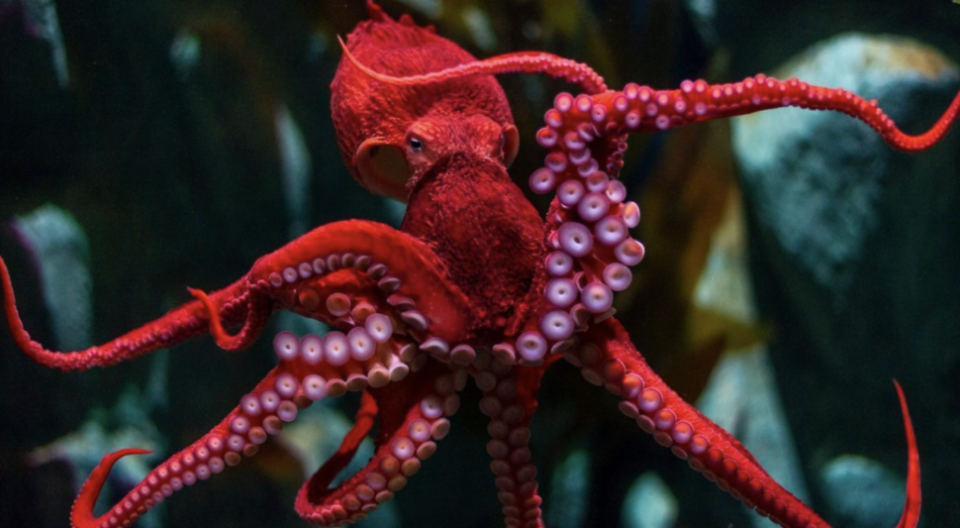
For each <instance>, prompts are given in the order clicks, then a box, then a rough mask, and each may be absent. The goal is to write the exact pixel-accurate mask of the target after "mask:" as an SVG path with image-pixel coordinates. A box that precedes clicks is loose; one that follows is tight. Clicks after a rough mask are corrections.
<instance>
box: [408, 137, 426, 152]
mask: <svg viewBox="0 0 960 528" xmlns="http://www.w3.org/2000/svg"><path fill="white" fill-rule="evenodd" d="M407 144H409V145H410V149H411V150H413V151H414V152H422V151H423V140H421V139H420V138H418V137H411V138H410V139H408V140H407Z"/></svg>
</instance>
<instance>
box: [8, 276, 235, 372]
mask: <svg viewBox="0 0 960 528" xmlns="http://www.w3.org/2000/svg"><path fill="white" fill-rule="evenodd" d="M0 282H2V286H3V305H4V311H5V312H6V316H7V325H8V326H9V328H10V333H11V334H12V335H13V338H14V340H15V341H16V343H17V346H18V347H20V349H21V350H23V352H24V353H25V354H27V355H28V356H29V357H30V358H31V359H33V360H34V361H36V362H37V363H40V364H42V365H45V366H48V367H51V368H57V369H60V370H64V371H67V370H86V369H89V368H91V367H109V366H112V365H116V364H117V363H120V362H123V361H127V360H130V359H133V358H136V357H139V356H142V355H144V354H148V353H150V352H153V351H156V350H159V349H162V348H166V347H169V346H171V345H175V344H177V343H180V342H182V341H184V340H186V339H188V338H190V337H193V336H197V335H201V334H203V333H204V332H206V331H207V326H208V322H209V318H208V315H207V313H208V312H207V309H206V308H205V307H204V306H203V305H202V304H201V303H200V302H199V301H192V302H189V303H186V304H184V305H182V306H180V307H177V308H175V309H173V310H171V311H170V312H168V313H167V314H166V315H164V316H162V317H160V318H158V319H156V320H154V321H151V322H150V323H147V324H145V325H143V326H141V327H139V328H137V329H134V330H131V331H130V332H127V333H126V334H123V335H122V336H120V337H117V338H116V339H113V340H111V341H108V342H106V343H104V344H101V345H97V346H93V347H90V348H88V349H85V350H79V351H75V352H58V351H54V350H49V349H47V348H44V346H43V345H42V344H40V343H38V342H37V341H34V340H33V339H32V338H31V337H30V334H29V333H28V332H27V330H26V329H25V328H24V325H23V321H21V320H20V316H19V313H18V311H17V304H16V298H15V297H14V293H13V284H12V281H11V279H10V273H9V271H8V270H7V266H6V263H5V262H4V261H3V259H2V258H0ZM247 297H248V292H247V287H246V283H245V281H237V282H235V283H234V284H232V285H230V286H228V287H227V288H224V289H222V290H220V291H217V292H214V293H212V294H210V298H211V300H212V302H214V303H215V304H216V305H218V306H219V308H218V309H217V315H218V316H219V317H220V318H222V319H223V320H224V321H225V322H226V323H228V324H235V323H237V322H239V321H241V320H242V318H243V313H241V311H240V310H238V308H240V307H241V306H242V305H244V304H245V303H246V302H247Z"/></svg>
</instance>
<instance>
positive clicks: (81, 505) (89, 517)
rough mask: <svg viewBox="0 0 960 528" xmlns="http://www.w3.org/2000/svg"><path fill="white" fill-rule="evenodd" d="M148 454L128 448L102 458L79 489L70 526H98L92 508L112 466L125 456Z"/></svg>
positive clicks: (90, 527)
mask: <svg viewBox="0 0 960 528" xmlns="http://www.w3.org/2000/svg"><path fill="white" fill-rule="evenodd" d="M150 453H152V451H150V450H149V449H139V448H136V447H129V448H126V449H121V450H119V451H114V452H113V453H110V454H109V455H107V456H105V457H103V458H102V459H101V460H100V463H99V464H97V467H96V468H94V470H93V472H92V473H90V477H88V478H87V481H86V482H85V483H84V484H83V487H82V488H81V489H80V494H79V495H78V496H77V500H76V501H75V502H74V503H73V509H72V511H71V512H70V524H71V525H72V526H73V527H74V528H93V527H95V526H100V524H101V523H100V520H101V519H99V518H96V517H94V516H93V507H94V505H95V504H96V503H97V498H99V496H100V490H101V489H102V488H103V485H104V483H105V482H106V481H107V476H108V475H109V474H110V470H111V469H112V468H113V465H114V464H116V463H117V461H118V460H120V459H121V458H123V457H125V456H127V455H149V454H150Z"/></svg>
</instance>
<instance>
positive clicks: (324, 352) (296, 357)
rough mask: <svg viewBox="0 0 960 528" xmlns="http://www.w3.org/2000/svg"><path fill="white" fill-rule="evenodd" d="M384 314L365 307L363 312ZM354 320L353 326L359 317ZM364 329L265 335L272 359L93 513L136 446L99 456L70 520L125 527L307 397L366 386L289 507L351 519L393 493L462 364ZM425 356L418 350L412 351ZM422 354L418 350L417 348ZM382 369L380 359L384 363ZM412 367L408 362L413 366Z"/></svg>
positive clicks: (329, 520)
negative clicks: (334, 445) (352, 335)
mask: <svg viewBox="0 0 960 528" xmlns="http://www.w3.org/2000/svg"><path fill="white" fill-rule="evenodd" d="M370 319H373V320H374V321H375V324H374V325H373V326H376V325H380V324H383V321H377V320H376V319H375V318H374V317H373V316H371V317H370V318H369V319H368V322H369V320H370ZM358 328H362V327H358ZM381 329H384V334H383V335H379V334H377V331H378V330H377V329H372V332H373V333H372V334H365V335H369V336H370V339H372V340H373V341H374V342H375V343H370V339H368V340H367V342H368V344H373V348H372V349H369V348H366V347H365V346H363V345H362V344H361V345H359V346H358V344H357V343H355V342H354V341H353V340H351V339H345V338H344V337H343V334H340V333H339V332H330V333H328V334H327V335H325V336H323V337H321V336H315V335H307V336H304V337H303V338H297V337H296V336H294V335H293V334H291V333H289V332H281V333H280V334H278V335H277V337H276V338H275V339H274V343H273V345H274V350H275V352H276V353H277V356H278V358H279V364H278V365H277V366H276V367H275V368H274V369H273V370H271V371H270V372H269V373H268V374H267V376H266V377H265V378H264V379H263V380H261V381H260V383H258V384H257V385H256V387H254V388H253V390H252V391H250V393H248V394H246V395H245V396H243V397H242V398H241V399H240V402H239V405H237V406H236V407H235V408H234V409H233V410H232V411H231V412H230V413H229V414H228V415H227V416H226V417H225V418H224V419H223V420H222V421H221V422H220V423H219V424H218V425H217V426H216V427H214V428H213V429H212V430H210V432H208V433H207V434H206V435H204V436H203V437H201V438H200V439H199V440H197V441H196V442H194V443H193V444H191V445H190V446H188V447H186V448H184V449H183V450H181V451H180V452H178V453H176V454H174V455H172V456H171V457H169V458H168V459H167V460H166V461H164V462H163V463H161V464H160V465H159V466H157V467H156V468H155V469H153V470H152V471H151V472H150V473H149V474H148V475H147V476H146V478H144V479H143V480H142V481H141V482H140V483H139V484H137V485H136V486H135V487H134V488H133V489H132V490H130V491H129V492H128V493H127V494H126V496H125V497H124V498H123V499H121V500H120V501H119V502H118V503H117V504H116V505H115V506H113V507H112V508H110V509H109V510H108V511H106V512H105V513H103V514H102V515H100V516H95V515H94V512H93V507H94V505H95V504H96V501H97V497H98V496H99V494H100V490H101V488H102V487H103V484H104V482H105V481H106V480H107V475H108V474H109V472H110V469H111V467H112V466H113V464H114V463H116V461H117V460H119V459H120V458H122V457H124V456H127V455H130V454H143V453H146V451H144V450H141V449H124V450H121V451H117V452H115V453H112V454H110V455H108V456H106V457H104V459H103V460H102V461H101V462H100V464H99V465H98V467H97V468H96V469H95V470H94V471H93V473H92V474H91V476H90V477H89V479H88V480H87V482H86V483H85V484H84V485H83V487H82V489H81V491H80V494H79V496H78V497H77V500H76V502H75V503H74V507H73V511H72V514H71V522H72V524H73V526H74V528H95V527H100V528H106V527H125V526H129V525H131V524H133V523H134V522H135V521H136V520H137V519H138V518H139V517H140V516H141V515H143V514H144V513H146V512H147V511H148V510H150V509H151V508H153V507H154V506H155V505H157V504H159V503H160V502H162V501H163V500H165V499H166V498H167V497H169V496H171V495H173V494H174V493H175V492H177V491H179V490H181V489H183V488H184V487H187V486H191V485H193V484H195V483H197V482H199V481H202V480H207V479H208V478H210V477H212V476H213V475H215V474H218V473H221V472H222V471H223V470H224V469H226V468H227V467H230V466H235V465H237V464H239V463H240V462H241V461H242V459H243V458H244V457H250V456H253V455H255V454H256V453H257V451H258V449H259V446H260V445H261V444H263V443H264V442H266V441H267V439H268V438H269V436H271V435H276V434H279V433H280V432H282V430H283V428H284V424H285V423H287V422H291V421H293V420H294V419H296V417H297V415H298V413H299V411H300V410H301V409H304V408H306V407H307V406H309V405H310V404H312V403H313V402H316V401H319V400H322V399H325V398H327V397H336V396H340V395H343V394H345V393H346V392H348V391H352V392H359V391H365V395H364V397H363V400H362V405H361V409H360V412H359V414H358V416H357V423H356V425H355V426H354V428H353V429H352V430H351V431H350V432H349V433H348V434H347V436H346V437H345V439H344V441H343V444H342V446H341V448H340V449H339V450H338V451H337V452H336V453H335V454H334V455H333V456H332V457H331V458H330V460H329V461H328V462H327V463H325V464H324V465H323V466H322V467H321V468H320V470H319V471H318V472H317V473H316V474H315V475H314V476H313V477H312V478H311V479H309V480H308V481H307V483H306V484H305V485H304V487H303V489H302V490H301V492H300V495H299V496H298V499H297V510H298V512H300V514H301V515H302V516H303V517H304V518H305V519H307V520H309V521H311V522H313V523H317V524H324V525H336V524H343V523H345V522H352V521H354V520H357V519H359V518H361V517H363V516H365V515H366V514H367V513H369V512H370V511H372V510H373V509H376V507H377V506H378V505H379V504H381V503H383V502H384V501H386V500H389V499H391V498H392V497H393V494H394V493H395V492H397V491H399V490H400V489H401V488H402V487H403V486H404V485H405V484H406V479H407V478H408V477H410V476H412V475H413V474H414V473H416V472H417V471H418V470H419V469H420V464H421V462H422V461H423V460H425V459H427V458H429V457H430V456H431V455H432V454H433V453H434V452H435V450H436V443H435V441H437V440H439V439H441V438H443V437H444V436H445V435H446V433H447V431H448V430H449V422H448V420H447V419H446V416H449V415H452V414H453V413H454V412H456V410H457V409H458V407H459V397H458V396H457V394H456V392H457V391H458V390H460V389H462V387H463V384H464V381H465V379H466V373H465V371H461V373H460V374H459V375H458V374H453V373H451V372H450V369H449V368H448V367H447V366H445V365H443V364H441V363H439V362H423V361H421V362H419V363H418V362H415V361H414V362H412V363H411V361H412V360H413V359H415V358H414V355H413V354H412V353H411V352H415V351H416V345H415V344H414V341H413V340H412V339H411V337H410V335H409V334H408V333H407V332H405V331H404V330H403V329H402V328H391V327H390V325H389V324H385V326H381ZM420 357H424V356H422V355H421V356H420ZM424 359H425V357H424ZM387 366H388V367H389V369H386V367H387ZM414 371H415V372H414ZM378 413H379V420H380V426H379V429H378V431H379V432H378V438H377V440H376V444H377V451H376V453H375V454H374V457H373V458H372V459H371V461H370V462H369V463H368V464H367V466H366V467H365V468H364V469H362V470H361V471H360V472H358V473H357V474H356V475H354V476H353V477H351V478H350V479H348V480H346V481H345V482H344V483H343V484H341V485H340V486H338V487H336V488H334V489H328V486H329V484H330V482H331V481H332V479H333V478H334V477H335V476H336V474H337V473H338V472H339V471H340V470H341V469H342V468H343V467H345V466H346V464H347V463H348V462H349V461H350V459H351V458H352V457H353V455H354V454H355V452H356V449H357V447H358V446H359V444H360V441H361V440H362V439H363V437H364V436H365V435H366V434H367V433H368V432H369V431H370V429H371V426H372V425H373V420H374V417H375V416H376V415H377V414H378Z"/></svg>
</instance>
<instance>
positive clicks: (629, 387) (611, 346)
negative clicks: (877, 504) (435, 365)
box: [566, 318, 920, 528]
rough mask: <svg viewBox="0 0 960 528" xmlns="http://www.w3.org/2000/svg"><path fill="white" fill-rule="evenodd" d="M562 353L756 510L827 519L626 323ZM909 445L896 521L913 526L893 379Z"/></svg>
mask: <svg viewBox="0 0 960 528" xmlns="http://www.w3.org/2000/svg"><path fill="white" fill-rule="evenodd" d="M585 337H586V344H585V345H583V346H581V348H580V349H579V350H578V351H576V352H570V353H567V354H566V357H567V359H568V360H570V361H571V362H572V363H574V364H575V365H577V366H579V367H580V368H581V369H582V370H583V372H584V377H586V378H587V379H588V380H592V381H594V382H595V383H596V384H598V385H604V386H606V388H607V389H608V390H609V391H610V392H612V393H614V394H616V395H618V396H620V397H621V398H623V401H622V402H621V403H620V409H621V411H622V412H623V413H624V414H626V415H627V416H628V417H630V418H633V419H635V420H636V422H637V424H638V425H639V426H640V428H641V429H643V430H644V431H646V432H648V433H650V434H652V435H653V437H654V439H655V440H656V441H657V443H659V444H660V445H663V446H665V447H669V448H670V449H671V451H672V452H673V453H674V454H675V455H676V456H678V457H679V458H681V459H684V460H687V462H688V463H689V464H690V467H691V468H693V469H694V470H696V471H698V472H700V473H702V474H703V476H704V477H706V478H707V479H708V480H710V481H712V482H715V483H716V484H717V486H718V487H720V489H722V490H724V491H727V492H728V493H730V494H731V495H732V496H734V497H735V498H737V499H739V500H740V501H742V502H743V503H744V504H745V505H746V506H747V507H749V508H751V509H756V511H757V513H759V514H760V515H763V516H765V517H769V518H770V519H771V520H772V521H774V522H776V523H777V524H780V525H781V526H784V527H789V528H802V527H806V528H810V527H815V526H821V527H827V526H829V525H828V524H827V523H826V522H825V521H824V520H823V519H821V518H820V517H819V516H818V515H817V514H816V513H814V512H813V511H812V510H811V509H810V508H809V507H807V506H806V505H805V504H803V503H802V502H801V501H800V500H799V499H797V498H796V497H794V496H793V495H792V494H791V493H790V492H788V491H787V490H785V489H783V487H781V486H780V485H779V484H778V483H777V482H776V481H775V480H774V479H773V478H771V477H770V475H768V474H767V472H766V471H765V470H764V469H763V468H762V467H761V466H760V464H759V463H758V462H757V461H756V460H755V459H754V457H753V456H752V455H751V454H750V453H749V451H747V449H746V448H744V447H743V445H741V444H740V442H738V441H737V440H736V439H735V438H734V437H733V436H732V435H730V434H729V433H727V432H726V431H724V430H723V429H722V428H721V427H720V426H719V425H717V424H715V423H714V422H713V421H711V420H710V419H709V418H707V417H706V416H704V415H703V414H701V413H700V412H699V411H698V410H697V409H696V408H694V407H693V406H692V405H690V404H689V403H687V402H685V401H684V400H683V399H682V398H681V397H680V396H679V395H677V394H676V393H675V392H674V391H673V390H672V389H670V387H668V386H667V384H666V383H665V382H664V381H663V380H662V379H661V378H660V377H659V376H658V375H657V374H656V373H655V372H654V371H653V370H652V369H651V368H650V367H649V366H648V365H647V363H646V361H645V360H644V359H643V356H641V355H640V353H639V352H638V351H637V350H636V348H634V346H633V344H632V342H631V341H630V338H629V336H628V335H627V333H626V330H624V328H623V327H622V326H621V325H620V324H619V323H618V322H617V321H616V320H615V319H612V318H611V319H607V320H606V321H604V322H603V323H601V324H597V325H595V326H593V327H592V328H591V329H590V330H589V331H588V332H587V334H586V336H585ZM897 389H898V394H899V396H900V403H901V409H902V411H903V419H904V423H905V426H906V431H907V445H908V451H909V457H908V458H909V462H908V480H907V494H906V503H905V505H904V511H903V515H902V517H901V519H900V521H899V523H898V524H897V528H914V527H915V526H916V523H917V519H918V518H919V510H920V466H919V463H920V462H919V455H918V454H917V446H916V440H915V438H914V435H913V426H912V424H911V421H910V416H909V414H908V412H907V407H906V401H905V399H904V397H903V393H902V391H900V388H899V385H897Z"/></svg>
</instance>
